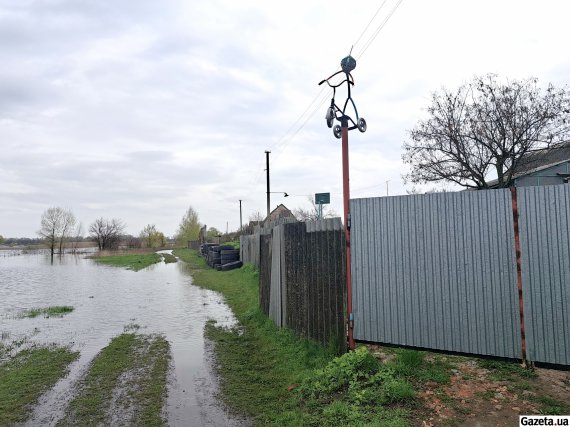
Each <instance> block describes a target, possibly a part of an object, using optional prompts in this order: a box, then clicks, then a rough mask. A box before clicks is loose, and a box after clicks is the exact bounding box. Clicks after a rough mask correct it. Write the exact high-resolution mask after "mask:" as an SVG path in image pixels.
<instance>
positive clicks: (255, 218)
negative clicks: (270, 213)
mask: <svg viewBox="0 0 570 427" xmlns="http://www.w3.org/2000/svg"><path fill="white" fill-rule="evenodd" d="M264 219H265V217H264V216H263V215H262V214H261V212H259V211H257V212H254V213H252V214H251V215H250V216H249V222H262V221H263V220H264Z"/></svg>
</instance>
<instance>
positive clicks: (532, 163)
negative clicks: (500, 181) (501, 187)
mask: <svg viewBox="0 0 570 427" xmlns="http://www.w3.org/2000/svg"><path fill="white" fill-rule="evenodd" d="M567 161H570V141H566V142H562V143H560V144H556V145H553V146H551V147H550V148H544V149H542V150H537V151H533V152H531V153H528V154H526V155H524V156H523V157H522V158H521V159H520V161H519V164H518V165H517V168H516V170H515V173H514V177H515V178H517V177H519V176H523V175H528V174H530V173H532V172H536V171H539V170H542V169H546V168H549V167H551V166H555V165H558V164H560V163H564V162H567Z"/></svg>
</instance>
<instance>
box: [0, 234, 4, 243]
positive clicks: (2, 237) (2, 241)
mask: <svg viewBox="0 0 570 427" xmlns="http://www.w3.org/2000/svg"><path fill="white" fill-rule="evenodd" d="M2 243H4V236H2V235H1V234H0V245H1V244H2Z"/></svg>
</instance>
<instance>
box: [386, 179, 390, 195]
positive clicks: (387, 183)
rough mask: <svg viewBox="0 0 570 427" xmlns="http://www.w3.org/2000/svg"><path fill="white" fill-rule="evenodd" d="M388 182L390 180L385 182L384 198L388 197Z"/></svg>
mask: <svg viewBox="0 0 570 427" xmlns="http://www.w3.org/2000/svg"><path fill="white" fill-rule="evenodd" d="M389 182H390V180H388V181H386V197H388V183H389Z"/></svg>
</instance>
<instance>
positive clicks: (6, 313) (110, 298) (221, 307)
mask: <svg viewBox="0 0 570 427" xmlns="http://www.w3.org/2000/svg"><path fill="white" fill-rule="evenodd" d="M5 255H6V254H5ZM11 255H12V256H0V334H1V339H2V343H3V344H6V345H8V344H10V343H12V342H17V341H21V340H24V341H25V342H29V343H40V344H53V343H55V344H58V345H62V346H66V345H70V346H71V348H72V349H73V350H75V351H79V352H80V357H79V359H78V360H77V361H76V362H73V364H72V365H71V366H70V373H69V375H68V376H66V377H65V378H63V379H62V380H60V381H59V382H58V383H57V384H56V385H55V387H54V388H53V389H51V390H50V391H48V392H47V393H45V394H44V395H43V396H42V397H41V399H40V402H39V404H38V405H37V406H36V407H35V408H34V410H33V413H32V415H31V417H30V419H29V420H28V422H27V424H29V425H55V424H56V423H57V422H58V421H59V420H60V419H61V418H62V417H63V416H64V414H65V411H66V409H67V404H68V403H69V401H70V399H71V398H72V397H73V394H74V385H75V384H76V382H77V381H78V380H79V379H80V378H81V377H82V375H83V374H84V373H85V370H86V368H87V366H88V364H89V362H90V361H91V360H92V359H93V357H94V356H95V355H96V354H97V353H98V352H99V351H100V350H101V349H102V348H103V347H105V346H106V345H107V344H108V343H109V341H110V340H111V339H112V338H114V337H116V336H118V335H120V334H121V333H123V332H125V331H137V332H140V333H143V334H162V335H163V336H164V337H165V338H166V339H167V340H168V342H169V343H170V351H171V356H172V365H173V366H172V370H171V376H170V377H171V378H170V382H169V386H168V402H167V408H166V412H167V417H166V418H167V420H168V424H169V425H241V424H243V420H240V419H233V418H232V417H230V416H229V415H228V414H227V413H226V412H225V411H224V410H223V408H222V407H221V405H220V404H219V403H218V402H217V401H216V399H215V397H214V393H215V392H216V381H215V378H214V376H213V374H212V365H211V364H212V361H211V356H212V352H211V349H209V347H208V343H207V342H205V340H204V337H203V330H204V325H205V323H206V322H207V321H208V320H209V319H212V320H216V321H217V322H218V323H221V324H227V325H230V324H232V323H233V322H234V318H233V315H232V313H231V311H230V310H229V308H228V307H227V306H226V305H225V304H224V303H223V301H222V299H221V297H220V296H219V295H218V294H216V293H214V292H211V291H208V290H204V289H200V288H198V287H196V286H194V285H192V279H191V277H190V275H189V274H188V272H187V271H186V265H185V264H184V263H182V262H178V263H173V264H164V263H160V264H155V265H152V266H151V267H149V268H146V269H144V270H141V271H139V272H136V273H135V272H133V271H130V270H126V269H121V268H116V267H108V266H103V265H97V264H96V263H95V262H93V261H92V260H89V259H85V258H84V255H80V256H75V255H65V256H63V257H61V258H59V257H56V258H55V259H54V264H53V265H52V264H51V263H50V258H49V255H47V254H46V253H43V252H39V253H38V252H36V253H33V254H11ZM48 306H70V307H73V311H72V312H71V313H69V314H66V315H65V316H63V317H44V316H38V317H35V318H22V317H21V313H22V312H24V311H26V310H30V309H32V308H42V307H48Z"/></svg>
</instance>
